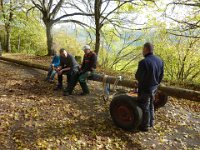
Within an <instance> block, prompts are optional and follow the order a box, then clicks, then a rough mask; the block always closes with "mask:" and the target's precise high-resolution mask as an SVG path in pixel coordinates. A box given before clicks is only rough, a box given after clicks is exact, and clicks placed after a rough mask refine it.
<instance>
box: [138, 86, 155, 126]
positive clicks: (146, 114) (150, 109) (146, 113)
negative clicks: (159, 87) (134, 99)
mask: <svg viewBox="0 0 200 150" xmlns="http://www.w3.org/2000/svg"><path fill="white" fill-rule="evenodd" d="M155 93H156V90H155V91H153V92H152V93H150V94H147V93H139V95H138V96H139V97H138V102H139V105H140V107H141V109H142V111H143V120H142V124H141V128H148V127H153V125H154V103H153V101H154V98H155Z"/></svg>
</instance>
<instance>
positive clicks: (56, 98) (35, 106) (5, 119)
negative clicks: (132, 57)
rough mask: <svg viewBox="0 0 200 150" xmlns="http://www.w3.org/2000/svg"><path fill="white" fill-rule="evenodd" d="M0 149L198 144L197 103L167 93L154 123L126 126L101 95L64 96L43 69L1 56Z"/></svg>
mask: <svg viewBox="0 0 200 150" xmlns="http://www.w3.org/2000/svg"><path fill="white" fill-rule="evenodd" d="M0 70H1V71H0V150H6V149H11V150H15V149H24V150H27V149H31V150H32V149H33V150H34V149H59V150H68V149H158V150H160V149H173V150H174V149H178V150H180V149H200V104H199V103H197V102H191V101H186V100H182V99H179V100H177V99H173V98H170V101H169V102H168V103H167V104H166V106H165V107H163V108H161V109H159V110H158V111H156V123H155V127H154V129H152V130H150V131H149V132H148V133H141V132H135V133H134V132H125V131H123V130H121V129H119V128H117V127H115V126H114V124H113V122H112V120H111V118H110V115H109V110H108V106H109V104H108V103H107V104H105V103H104V101H103V100H102V98H101V94H102V90H101V84H99V83H96V82H91V81H89V85H90V87H91V93H92V94H91V95H89V96H84V97H80V96H78V95H77V93H79V92H80V91H81V90H80V87H79V86H77V87H76V90H75V95H73V96H69V97H63V96H62V92H54V91H53V87H54V86H55V84H49V83H46V82H44V81H43V80H44V78H45V74H46V72H43V71H40V70H36V69H31V68H26V67H24V66H19V65H14V64H11V63H6V62H2V61H0Z"/></svg>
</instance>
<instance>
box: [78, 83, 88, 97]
mask: <svg viewBox="0 0 200 150" xmlns="http://www.w3.org/2000/svg"><path fill="white" fill-rule="evenodd" d="M80 85H81V88H82V90H83V92H82V93H81V94H80V95H81V96H84V95H88V94H90V91H89V88H88V86H87V84H86V83H85V82H80Z"/></svg>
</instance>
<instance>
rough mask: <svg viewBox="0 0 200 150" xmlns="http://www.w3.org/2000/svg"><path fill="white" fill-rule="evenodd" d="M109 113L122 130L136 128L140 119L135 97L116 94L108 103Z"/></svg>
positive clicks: (140, 115) (139, 110) (140, 112)
mask: <svg viewBox="0 0 200 150" xmlns="http://www.w3.org/2000/svg"><path fill="white" fill-rule="evenodd" d="M110 114H111V117H112V120H113V122H114V123H115V125H116V126H118V127H120V128H122V129H124V130H129V131H131V130H134V129H137V128H138V126H139V125H140V123H141V121H142V110H141V108H140V107H139V106H138V104H137V97H131V96H128V95H126V94H123V95H116V96H115V97H114V98H113V100H112V102H111V103H110Z"/></svg>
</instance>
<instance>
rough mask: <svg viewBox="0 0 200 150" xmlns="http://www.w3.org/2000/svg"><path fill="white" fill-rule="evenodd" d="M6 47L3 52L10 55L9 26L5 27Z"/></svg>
mask: <svg viewBox="0 0 200 150" xmlns="http://www.w3.org/2000/svg"><path fill="white" fill-rule="evenodd" d="M5 28H6V45H5V50H6V52H8V53H10V52H11V44H10V38H11V27H10V25H6V26H5Z"/></svg>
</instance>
